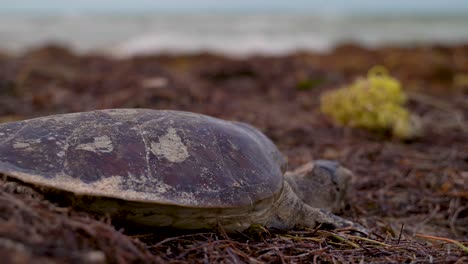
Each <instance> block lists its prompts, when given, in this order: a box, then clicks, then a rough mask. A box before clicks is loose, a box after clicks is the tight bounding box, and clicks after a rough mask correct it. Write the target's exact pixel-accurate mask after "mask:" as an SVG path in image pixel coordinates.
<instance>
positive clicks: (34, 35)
mask: <svg viewBox="0 0 468 264" xmlns="http://www.w3.org/2000/svg"><path fill="white" fill-rule="evenodd" d="M291 2H292V3H291ZM343 2H344V3H343ZM375 2H380V1H368V0H361V1H354V0H350V1H341V2H339V1H335V0H330V1H327V3H328V4H319V2H318V1H312V0H311V1H303V0H297V1H275V0H272V1H264V0H252V1H245V0H240V1H227V0H224V1H223V0H218V1H213V0H200V1H191V0H179V1H161V0H160V1H146V0H140V1H133V2H130V1H119V0H114V1H110V0H101V1H90V0H85V1H76V2H66V3H65V2H63V1H58V0H43V1H40V2H39V1H32V0H29V1H28V0H23V1H2V0H0V50H7V51H10V52H22V51H24V50H25V49H27V48H30V47H34V46H40V45H44V44H47V43H59V44H63V45H66V46H69V47H71V48H73V49H75V50H76V51H78V52H89V51H100V52H106V53H110V54H113V55H117V56H127V55H134V54H142V53H161V52H200V51H214V52H222V53H229V54H250V53H267V54H279V53H287V52H292V51H295V50H298V49H301V50H316V51H326V50H329V49H331V48H333V47H334V46H336V45H339V44H341V43H344V42H352V43H357V44H362V45H366V46H379V45H386V44H399V45H412V44H421V43H442V44H452V43H467V42H468V1H457V0H447V1H431V0H426V1H421V2H424V3H425V5H421V4H417V3H421V2H419V1H418V2H416V1H406V2H404V1H402V0H395V1H394V2H392V3H393V4H389V3H386V4H385V3H384V4H382V3H380V4H379V3H377V4H376V3H375ZM407 2H409V3H410V4H408V3H407ZM415 2H416V3H415ZM77 3H78V4H77ZM131 3H133V4H131ZM271 3H273V4H271ZM288 3H289V4H288ZM345 3H346V4H345ZM441 3H443V4H442V5H441ZM365 4H367V5H365Z"/></svg>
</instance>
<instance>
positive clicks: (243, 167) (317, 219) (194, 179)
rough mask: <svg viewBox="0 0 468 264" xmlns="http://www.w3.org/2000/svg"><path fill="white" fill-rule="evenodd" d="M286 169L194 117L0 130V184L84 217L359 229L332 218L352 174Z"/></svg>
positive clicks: (236, 130) (76, 121)
mask: <svg viewBox="0 0 468 264" xmlns="http://www.w3.org/2000/svg"><path fill="white" fill-rule="evenodd" d="M285 168H286V162H285V158H284V156H283V155H282V154H281V153H280V151H279V150H278V149H277V148H276V146H275V145H274V144H273V143H272V141H270V140H269V139H268V138H267V137H266V136H265V135H264V134H262V133H261V132H260V131H259V130H257V129H256V128H254V127H252V126H250V125H248V124H245V123H241V122H232V121H224V120H221V119H217V118H214V117H210V116H206V115H201V114H195V113H190V112H182V111H168V110H149V109H110V110H98V111H91V112H81V113H72V114H62V115H53V116H47V117H40V118H35V119H30V120H24V121H18V122H10V123H3V124H0V174H3V175H4V177H7V178H11V179H12V180H16V181H20V182H22V183H24V184H28V185H30V186H32V187H33V188H36V189H40V190H41V191H44V192H53V193H54V194H60V195H64V197H73V199H72V202H73V205H74V206H76V207H78V208H82V209H85V210H87V211H90V212H94V213H101V214H107V215H110V216H111V217H113V218H115V219H122V220H124V221H126V222H131V223H134V224H138V225H144V226H157V227H174V228H181V229H205V228H215V227H216V226H222V227H223V228H224V229H225V230H227V231H240V230H245V229H246V228H248V227H249V226H250V225H252V224H261V225H265V226H267V227H274V228H281V229H288V228H292V227H294V226H295V225H302V226H307V227H315V226H317V225H318V224H322V226H328V227H330V228H337V227H346V226H351V227H354V228H357V229H361V228H360V226H359V225H356V224H354V223H352V222H351V221H348V220H345V219H343V218H340V217H338V216H335V215H334V214H332V213H331V212H329V211H333V210H336V209H337V208H339V207H340V203H341V201H342V199H343V193H344V191H345V189H346V185H347V183H348V181H349V178H350V176H351V172H350V171H349V170H347V169H345V168H343V167H341V166H340V165H339V164H338V163H336V162H333V161H325V160H319V161H315V162H310V163H308V164H306V165H304V166H302V167H301V168H299V169H297V170H296V171H293V172H287V173H285Z"/></svg>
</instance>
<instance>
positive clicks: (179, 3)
mask: <svg viewBox="0 0 468 264" xmlns="http://www.w3.org/2000/svg"><path fill="white" fill-rule="evenodd" d="M210 10H216V11H220V12H248V11H251V12H272V11H274V12H302V13H304V12H310V13H312V14H317V13H319V14H320V13H353V14H355V13H358V14H359V13H366V14H373V13H375V14H380V13H386V14H395V13H396V14H400V13H404V14H412V13H414V14H418V13H419V14H421V13H423V14H426V13H430V14H437V13H440V14H447V13H467V12H468V0H391V1H378V0H327V1H321V0H320V1H319V0H294V1H288V0H133V1H129V0H79V1H63V0H40V1H39V0H0V12H1V13H4V14H8V13H25V14H31V13H33V14H67V13H80V14H82V13H105V14H116V13H127V14H128V13H151V12H187V11H188V12H206V11H210Z"/></svg>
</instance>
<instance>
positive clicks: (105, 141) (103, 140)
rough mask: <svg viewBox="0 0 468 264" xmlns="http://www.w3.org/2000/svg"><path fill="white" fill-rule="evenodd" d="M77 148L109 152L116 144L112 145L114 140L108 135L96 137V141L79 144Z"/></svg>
mask: <svg viewBox="0 0 468 264" xmlns="http://www.w3.org/2000/svg"><path fill="white" fill-rule="evenodd" d="M76 149H81V150H87V151H92V152H96V153H98V152H102V153H109V152H112V151H113V150H114V146H113V145H112V140H111V139H110V138H109V137H108V136H100V137H95V138H94V142H91V143H85V144H80V145H78V146H77V147H76Z"/></svg>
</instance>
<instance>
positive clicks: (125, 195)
mask: <svg viewBox="0 0 468 264" xmlns="http://www.w3.org/2000/svg"><path fill="white" fill-rule="evenodd" d="M7 175H10V176H13V177H15V178H17V179H19V180H21V181H24V182H28V183H32V184H35V185H39V186H45V187H49V188H55V189H59V190H66V191H70V192H73V193H75V194H78V195H92V196H104V197H114V198H118V199H124V200H128V201H137V202H150V203H151V202H153V203H158V204H184V205H190V206H198V205H200V204H203V203H202V202H201V201H198V200H197V199H195V197H194V195H193V193H189V192H179V193H177V197H175V198H174V199H171V200H169V199H167V198H164V194H165V192H167V191H169V189H170V188H171V187H167V186H165V184H161V187H162V189H159V188H158V191H157V192H149V191H148V190H143V191H135V190H132V189H131V188H129V189H127V188H128V187H129V186H128V181H127V182H125V180H124V177H122V176H111V177H107V178H103V179H101V180H99V181H95V182H91V183H86V182H83V181H82V180H80V178H73V177H71V176H69V175H67V174H57V175H56V176H55V177H54V178H44V177H42V176H39V175H31V174H29V173H22V172H18V171H15V172H11V173H7ZM122 187H125V188H122ZM130 187H131V186H130Z"/></svg>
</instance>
